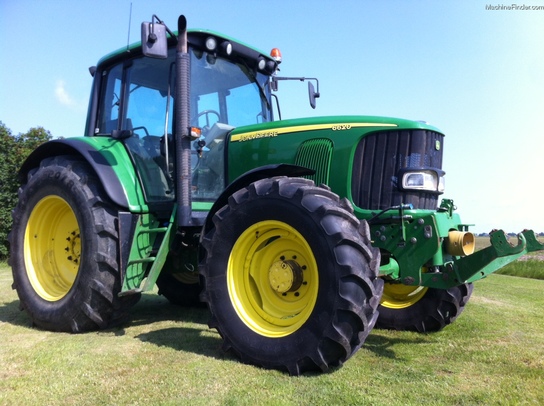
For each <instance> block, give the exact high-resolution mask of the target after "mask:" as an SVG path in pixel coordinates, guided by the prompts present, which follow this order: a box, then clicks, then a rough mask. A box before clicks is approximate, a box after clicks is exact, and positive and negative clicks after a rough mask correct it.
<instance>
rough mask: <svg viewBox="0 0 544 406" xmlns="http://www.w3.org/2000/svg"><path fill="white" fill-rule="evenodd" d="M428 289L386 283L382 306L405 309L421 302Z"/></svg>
mask: <svg viewBox="0 0 544 406" xmlns="http://www.w3.org/2000/svg"><path fill="white" fill-rule="evenodd" d="M427 289H428V288H426V287H424V286H408V285H403V284H401V283H388V282H386V283H385V284H384V287H383V294H382V300H381V302H380V304H381V305H382V306H383V307H387V308H389V309H404V308H406V307H410V306H413V305H414V304H415V303H417V302H418V301H419V300H421V299H422V298H423V297H424V296H425V293H427Z"/></svg>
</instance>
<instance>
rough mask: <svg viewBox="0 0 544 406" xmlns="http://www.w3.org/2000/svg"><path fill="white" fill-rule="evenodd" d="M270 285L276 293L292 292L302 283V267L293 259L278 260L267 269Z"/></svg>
mask: <svg viewBox="0 0 544 406" xmlns="http://www.w3.org/2000/svg"><path fill="white" fill-rule="evenodd" d="M268 281H269V282H270V287H271V288H272V289H273V290H274V291H276V292H278V293H286V292H294V291H296V290H298V289H299V288H300V286H301V285H302V267H301V266H300V265H299V264H298V263H297V262H296V261H293V260H280V261H276V262H274V263H273V264H272V266H271V267H270V269H269V270H268Z"/></svg>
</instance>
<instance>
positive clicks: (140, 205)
mask: <svg viewBox="0 0 544 406" xmlns="http://www.w3.org/2000/svg"><path fill="white" fill-rule="evenodd" d="M78 139H79V140H81V141H84V142H86V143H87V144H89V145H91V146H92V147H93V148H94V149H96V151H98V152H99V153H100V154H101V155H102V156H103V157H104V159H105V160H106V161H107V162H108V164H109V165H110V166H111V167H112V168H113V170H114V172H115V174H116V175H117V178H118V179H119V181H120V182H121V184H122V186H123V191H124V193H125V195H126V197H127V201H128V204H129V210H130V211H131V212H133V213H146V212H148V210H149V208H148V207H147V204H146V203H145V199H144V194H143V190H142V187H141V185H140V182H139V180H138V176H137V174H136V172H135V170H134V165H133V163H132V161H131V159H130V156H129V155H128V152H127V150H126V148H125V146H124V145H123V143H122V142H121V141H118V140H115V139H113V138H111V137H104V136H97V137H78Z"/></svg>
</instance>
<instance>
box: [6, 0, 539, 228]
mask: <svg viewBox="0 0 544 406" xmlns="http://www.w3.org/2000/svg"><path fill="white" fill-rule="evenodd" d="M523 1H526V2H522V1H521V0H520V2H519V3H514V2H512V3H501V2H497V0H489V1H482V0H427V1H424V0H411V1H410V0H382V1H379V0H335V1H332V0H328V1H325V0H312V1H309V0H275V1H272V2H271V1H262V0H229V1H225V0H198V1H197V0H193V1H188V0H187V1H181V0H177V1H173V0H155V1H149V0H77V1H75V0H41V1H39V0H0V49H1V52H2V56H1V58H2V62H1V63H0V121H2V122H3V123H4V124H5V125H6V126H7V127H8V128H9V129H10V130H11V131H12V133H13V134H18V133H24V132H26V131H28V130H29V129H30V128H32V127H36V126H41V127H44V128H45V129H47V130H49V131H50V132H51V133H52V134H53V136H54V137H61V136H62V137H71V136H81V135H83V131H84V127H85V118H86V114H87V103H88V100H89V94H90V88H91V83H92V78H91V75H90V74H89V71H88V68H89V67H90V66H92V65H95V64H96V63H97V61H98V60H99V59H100V58H101V57H102V56H104V55H106V54H107V53H109V52H111V51H114V50H116V49H118V48H121V47H124V46H126V44H127V42H130V43H132V42H136V41H139V40H140V23H141V22H142V21H150V19H151V17H152V15H153V14H156V15H157V16H159V18H161V19H162V20H164V22H165V23H166V24H167V25H168V26H169V27H170V28H171V29H172V30H175V29H177V19H178V16H179V15H180V14H184V15H185V16H186V17H187V21H188V26H189V28H207V29H212V30H215V31H219V32H221V33H224V34H226V35H229V36H231V37H234V38H237V39H239V40H241V41H243V42H246V43H249V44H252V45H254V46H256V47H257V48H259V49H261V50H263V51H266V52H268V51H269V50H270V49H272V48H274V47H277V48H279V49H280V50H281V52H282V55H283V63H282V65H281V75H282V76H305V77H317V78H318V79H319V87H320V89H319V90H320V93H321V97H320V98H319V99H318V100H317V108H316V109H315V110H313V109H312V108H311V107H310V106H309V103H308V99H307V89H306V86H305V85H304V84H303V83H301V82H281V83H280V91H279V92H278V96H279V98H280V103H281V109H282V114H283V118H295V117H309V116H327V115H377V116H389V117H400V118H406V119H413V120H424V121H426V122H429V123H430V124H432V125H434V126H436V127H438V128H439V129H440V130H441V131H442V132H443V133H445V134H446V138H445V142H444V163H443V169H444V170H445V171H446V193H445V194H444V195H443V197H446V198H450V199H453V200H454V202H455V205H456V206H457V208H458V213H459V214H460V216H461V219H462V220H463V222H464V223H466V224H475V226H474V227H471V230H473V231H475V232H478V233H480V232H489V231H491V230H492V229H496V228H498V229H504V230H505V231H506V232H519V231H521V230H523V229H525V228H532V229H534V230H535V231H537V232H544V203H543V201H544V193H543V190H544V188H543V185H544V176H543V168H544V166H543V164H542V163H543V157H544V125H543V124H544V123H543V121H544V45H543V44H544V43H543V39H544V0H523ZM489 6H492V8H493V9H490V7H489ZM131 10H132V13H131Z"/></svg>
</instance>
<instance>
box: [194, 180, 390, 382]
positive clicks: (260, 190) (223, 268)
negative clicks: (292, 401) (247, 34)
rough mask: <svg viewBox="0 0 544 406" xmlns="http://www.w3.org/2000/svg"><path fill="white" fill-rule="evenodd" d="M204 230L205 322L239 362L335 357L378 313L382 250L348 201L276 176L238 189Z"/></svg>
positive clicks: (319, 365) (311, 362) (341, 356)
mask: <svg viewBox="0 0 544 406" xmlns="http://www.w3.org/2000/svg"><path fill="white" fill-rule="evenodd" d="M213 222H214V228H212V229H211V230H210V231H209V233H208V234H207V235H206V236H205V237H204V240H203V247H204V251H205V256H204V261H203V265H202V266H201V272H202V276H203V280H204V292H203V294H202V299H203V300H204V301H205V302H207V304H208V307H209V309H210V312H211V320H210V323H209V325H210V327H212V328H216V329H217V330H218V331H219V333H220V334H221V336H222V337H223V339H224V346H223V347H224V349H226V350H231V351H232V352H233V353H234V354H235V355H237V356H238V357H240V358H241V359H242V361H243V362H246V363H250V364H255V365H259V366H262V367H265V368H274V369H280V370H287V371H288V372H289V373H290V374H292V375H299V374H300V373H302V372H304V371H309V370H321V371H327V370H328V369H329V368H331V367H334V366H339V365H341V364H342V363H343V362H344V361H346V360H347V359H348V358H349V357H351V356H352V355H353V354H354V353H355V352H356V351H357V350H358V349H359V348H360V347H361V345H362V344H363V342H364V340H365V339H366V337H367V336H368V334H369V332H370V331H371V329H372V328H373V326H374V324H375V322H376V319H377V311H376V309H377V306H378V303H379V299H380V295H381V288H382V281H381V280H380V279H377V270H378V264H379V251H378V250H377V249H374V248H372V247H371V245H370V241H369V238H368V227H367V225H366V223H362V224H360V223H359V221H358V220H357V219H356V218H355V216H353V214H352V208H351V206H350V205H349V203H347V201H345V200H342V201H340V200H339V199H338V196H336V195H335V194H333V193H331V192H330V191H329V190H327V189H324V188H318V187H316V186H314V184H313V182H312V181H309V180H306V179H298V178H296V179H293V178H272V179H264V180H261V181H257V182H255V183H253V184H251V185H250V186H249V187H248V188H244V189H241V190H239V191H238V192H236V193H234V194H233V195H232V196H231V197H230V198H229V203H228V205H226V206H225V207H223V208H222V209H221V210H219V211H218V212H217V213H216V215H215V216H214V219H213Z"/></svg>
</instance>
